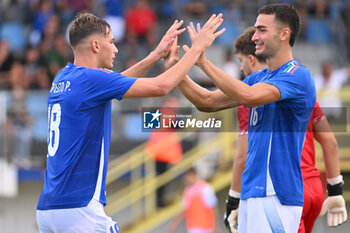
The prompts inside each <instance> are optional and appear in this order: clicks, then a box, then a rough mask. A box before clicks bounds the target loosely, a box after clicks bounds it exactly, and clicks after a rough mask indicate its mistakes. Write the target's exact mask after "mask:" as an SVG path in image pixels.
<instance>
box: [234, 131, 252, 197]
mask: <svg viewBox="0 0 350 233" xmlns="http://www.w3.org/2000/svg"><path fill="white" fill-rule="evenodd" d="M237 144H238V145H237V155H236V156H235V159H234V162H233V166H232V169H233V172H232V182H231V187H230V189H232V190H234V191H236V192H241V176H242V173H243V172H244V169H245V163H246V159H247V147H248V135H242V136H239V138H238V143H237Z"/></svg>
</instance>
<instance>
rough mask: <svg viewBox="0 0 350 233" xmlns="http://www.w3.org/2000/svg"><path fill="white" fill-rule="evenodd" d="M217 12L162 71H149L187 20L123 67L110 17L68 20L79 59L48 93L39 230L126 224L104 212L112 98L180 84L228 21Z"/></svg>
mask: <svg viewBox="0 0 350 233" xmlns="http://www.w3.org/2000/svg"><path fill="white" fill-rule="evenodd" d="M222 21H223V19H222V14H219V15H218V16H216V15H213V16H212V17H211V18H210V19H209V20H208V21H207V23H206V24H205V26H204V27H203V29H202V30H201V31H200V32H199V34H198V36H197V39H196V40H195V41H194V43H193V44H192V47H191V49H190V51H189V52H187V53H186V55H184V57H183V58H182V59H181V60H180V61H179V62H178V64H176V65H174V66H173V67H172V68H171V69H169V70H167V71H166V72H164V73H163V74H160V75H159V76H157V77H155V78H129V77H128V76H131V77H140V76H142V75H143V74H144V73H145V72H146V71H147V70H148V69H149V68H150V67H151V66H152V65H153V64H155V63H156V62H157V61H158V60H160V59H161V58H163V57H165V56H166V55H167V54H168V53H169V48H170V46H171V45H172V44H173V42H174V40H175V38H176V36H177V35H178V34H180V33H182V32H183V31H184V29H182V30H180V29H179V28H180V26H181V25H182V23H183V22H182V21H180V22H178V21H175V22H174V24H173V25H172V26H171V27H170V29H169V30H168V31H167V33H166V34H165V36H164V37H163V38H162V40H161V42H160V43H159V45H158V46H157V48H156V49H155V50H154V51H153V52H152V53H150V55H149V56H147V57H146V58H145V59H144V60H142V61H140V62H139V63H137V64H136V65H135V66H133V67H131V68H129V69H128V70H126V71H124V72H122V73H121V74H119V73H116V72H113V71H111V70H107V69H105V68H108V69H110V68H112V67H113V60H114V58H115V55H116V54H117V52H118V50H117V48H116V47H115V45H114V37H113V34H112V32H111V28H110V26H109V25H108V23H107V22H106V21H104V20H103V19H100V18H98V17H95V16H94V15H92V14H89V13H83V14H80V15H78V16H77V17H76V18H75V19H74V20H73V21H72V22H71V23H70V25H69V27H68V32H69V40H70V44H71V47H72V49H73V52H74V64H72V63H68V64H67V66H66V67H65V68H64V69H62V70H61V71H60V72H59V73H58V74H57V76H56V77H55V79H54V81H53V83H52V88H51V90H50V93H49V97H48V153H47V168H46V173H45V183H44V187H43V190H42V192H41V195H40V198H39V202H38V206H37V222H38V226H39V230H40V232H45V233H50V232H114V233H116V232H119V229H118V226H117V223H116V222H114V221H113V220H112V219H111V218H110V217H108V216H106V214H105V213H104V205H105V204H106V194H105V180H106V172H107V160H108V151H109V146H110V134H111V100H112V99H114V98H116V99H118V100H121V99H122V98H123V97H127V98H131V97H148V96H162V95H165V94H167V93H168V92H169V91H170V90H171V89H173V88H174V87H175V86H176V85H177V84H178V83H179V82H180V81H181V79H182V78H183V77H184V76H185V74H186V73H187V72H188V71H189V70H190V69H191V67H192V66H193V65H194V64H195V62H196V61H197V59H198V58H199V56H200V54H202V53H203V52H204V51H205V50H206V49H208V47H209V46H210V45H211V44H212V42H213V41H214V40H215V38H216V37H217V36H219V35H220V34H222V33H223V32H224V29H222V30H220V31H218V32H216V30H217V28H218V27H219V26H220V25H221V23H222Z"/></svg>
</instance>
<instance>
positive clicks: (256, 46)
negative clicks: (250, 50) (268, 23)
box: [255, 42, 264, 50]
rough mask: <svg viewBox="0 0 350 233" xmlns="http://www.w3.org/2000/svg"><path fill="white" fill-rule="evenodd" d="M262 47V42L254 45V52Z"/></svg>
mask: <svg viewBox="0 0 350 233" xmlns="http://www.w3.org/2000/svg"><path fill="white" fill-rule="evenodd" d="M263 45H264V44H263V43H262V42H258V43H255V50H258V49H261V48H262V47H263Z"/></svg>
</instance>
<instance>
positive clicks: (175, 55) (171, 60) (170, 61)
mask: <svg viewBox="0 0 350 233" xmlns="http://www.w3.org/2000/svg"><path fill="white" fill-rule="evenodd" d="M179 48H180V46H178V45H177V37H176V38H175V41H174V42H173V44H172V45H171V46H170V48H169V53H168V55H167V56H166V57H165V58H164V68H165V69H166V70H167V69H169V68H170V67H172V66H173V65H175V64H176V63H177V62H178V61H179V59H180V58H179Z"/></svg>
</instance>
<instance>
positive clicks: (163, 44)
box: [154, 20, 186, 59]
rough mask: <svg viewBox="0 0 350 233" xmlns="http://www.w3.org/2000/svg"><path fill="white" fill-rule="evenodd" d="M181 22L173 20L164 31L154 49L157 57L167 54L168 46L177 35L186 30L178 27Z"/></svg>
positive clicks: (169, 46)
mask: <svg viewBox="0 0 350 233" xmlns="http://www.w3.org/2000/svg"><path fill="white" fill-rule="evenodd" d="M183 22H184V21H183V20H181V21H178V20H175V22H174V23H173V25H171V27H170V28H169V29H168V31H167V32H166V33H165V35H164V36H163V38H162V39H161V41H160V42H159V44H158V46H157V48H156V49H155V50H154V52H155V53H156V54H157V56H158V57H159V59H161V58H164V57H166V56H168V54H169V52H170V48H171V46H172V45H173V44H174V41H175V39H176V38H177V36H178V35H180V34H181V33H183V32H184V31H185V30H186V29H185V28H182V29H179V28H180V27H181V25H182V24H183Z"/></svg>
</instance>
